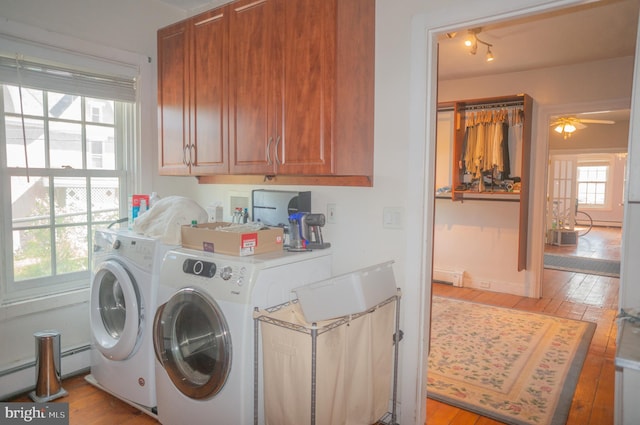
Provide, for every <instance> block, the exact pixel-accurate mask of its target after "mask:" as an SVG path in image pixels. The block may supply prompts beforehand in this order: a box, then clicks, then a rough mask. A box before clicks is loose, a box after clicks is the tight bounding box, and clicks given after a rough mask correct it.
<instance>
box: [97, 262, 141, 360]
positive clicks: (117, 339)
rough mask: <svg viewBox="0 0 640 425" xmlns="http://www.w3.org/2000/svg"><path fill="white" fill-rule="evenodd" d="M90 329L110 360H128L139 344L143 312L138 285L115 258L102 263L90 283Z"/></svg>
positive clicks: (98, 347) (99, 346) (100, 349)
mask: <svg viewBox="0 0 640 425" xmlns="http://www.w3.org/2000/svg"><path fill="white" fill-rule="evenodd" d="M90 311H91V318H90V319H91V332H92V334H93V339H94V344H95V347H96V348H97V349H98V350H99V351H100V352H101V353H102V354H103V355H104V356H106V357H107V358H109V359H111V360H125V359H126V358H128V357H129V356H131V355H132V354H133V353H135V351H136V349H137V347H138V345H139V344H138V341H139V339H140V338H139V337H141V331H142V328H141V325H142V314H141V304H140V293H139V291H138V286H137V284H136V282H135V280H134V279H133V277H132V276H131V274H130V273H129V272H128V271H127V270H126V268H125V267H124V266H123V265H122V264H120V263H119V262H117V261H115V260H107V261H105V262H103V263H101V264H100V265H99V266H98V267H97V269H96V271H95V275H94V278H93V282H92V284H91V310H90Z"/></svg>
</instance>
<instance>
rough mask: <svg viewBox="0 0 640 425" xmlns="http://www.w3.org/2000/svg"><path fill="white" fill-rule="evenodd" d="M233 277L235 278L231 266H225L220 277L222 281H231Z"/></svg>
mask: <svg viewBox="0 0 640 425" xmlns="http://www.w3.org/2000/svg"><path fill="white" fill-rule="evenodd" d="M231 276H233V271H232V270H231V266H224V267H223V268H222V269H221V270H220V277H221V278H222V279H224V280H229V279H231Z"/></svg>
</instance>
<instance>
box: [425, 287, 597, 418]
mask: <svg viewBox="0 0 640 425" xmlns="http://www.w3.org/2000/svg"><path fill="white" fill-rule="evenodd" d="M595 327H596V325H595V324H594V323H590V322H583V321H577V320H570V319H562V318H557V317H552V316H546V315H542V314H536V313H530V312H524V311H516V310H510V309H506V308H501V307H493V306H488V305H484V304H478V303H473V302H468V301H462V300H454V299H450V298H443V297H433V304H432V308H431V348H430V352H429V366H428V374H427V397H429V398H432V399H434V400H439V401H442V402H444V403H447V404H450V405H453V406H456V407H460V408H462V409H465V410H469V411H472V412H475V413H478V414H480V415H482V416H487V417H489V418H492V419H495V420H498V421H501V422H505V423H508V424H517V425H523V424H541V425H548V424H551V425H557V424H564V423H565V422H566V420H567V417H568V414H569V408H570V407H571V401H572V398H573V393H574V391H575V388H576V384H577V381H578V376H579V375H580V371H581V369H582V364H583V363H584V359H585V357H586V354H587V351H588V348H589V344H590V343H591V338H592V337H593V332H594V330H595Z"/></svg>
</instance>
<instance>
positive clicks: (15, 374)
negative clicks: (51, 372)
mask: <svg viewBox="0 0 640 425" xmlns="http://www.w3.org/2000/svg"><path fill="white" fill-rule="evenodd" d="M60 362H61V365H60V369H61V370H60V371H61V373H62V376H63V378H64V377H67V376H72V375H77V374H78V373H80V372H82V371H87V372H88V371H89V369H90V367H91V350H90V346H88V345H87V346H83V347H77V348H74V349H70V350H67V351H64V352H63V353H61V358H60ZM35 386H36V366H35V362H30V363H27V364H25V365H22V366H19V367H14V368H12V369H10V370H7V371H4V372H0V400H6V399H8V398H11V397H13V396H16V395H19V394H24V393H26V392H28V391H31V390H32V389H34V388H35Z"/></svg>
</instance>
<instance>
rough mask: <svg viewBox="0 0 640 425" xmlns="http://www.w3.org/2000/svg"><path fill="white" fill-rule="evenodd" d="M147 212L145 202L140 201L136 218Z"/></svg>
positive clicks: (144, 200) (143, 200)
mask: <svg viewBox="0 0 640 425" xmlns="http://www.w3.org/2000/svg"><path fill="white" fill-rule="evenodd" d="M146 211H147V200H146V199H140V212H138V216H141V215H142V214H144V213H145V212H146Z"/></svg>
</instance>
